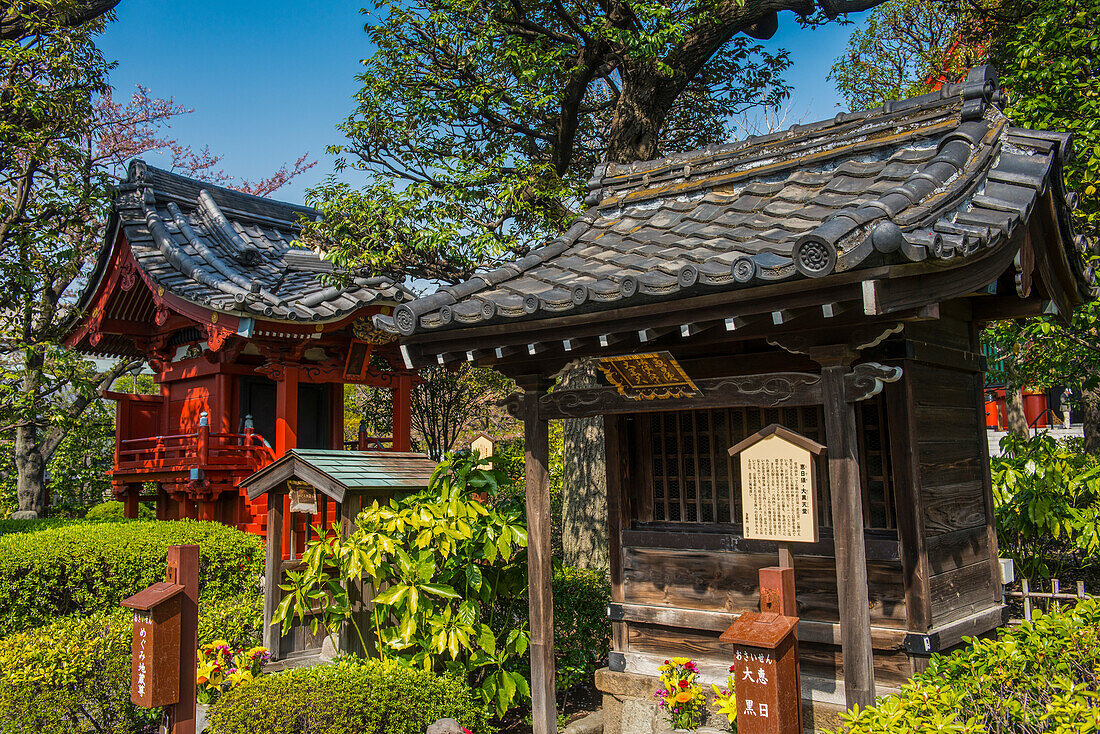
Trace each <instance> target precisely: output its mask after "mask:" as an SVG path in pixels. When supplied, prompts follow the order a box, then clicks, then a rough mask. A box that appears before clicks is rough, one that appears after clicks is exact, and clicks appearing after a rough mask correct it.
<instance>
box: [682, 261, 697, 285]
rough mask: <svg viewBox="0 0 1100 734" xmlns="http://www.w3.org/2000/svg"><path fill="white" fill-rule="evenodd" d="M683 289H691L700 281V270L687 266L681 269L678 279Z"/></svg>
mask: <svg viewBox="0 0 1100 734" xmlns="http://www.w3.org/2000/svg"><path fill="white" fill-rule="evenodd" d="M676 280H677V281H678V282H679V283H680V287H681V288H690V287H691V286H693V285H695V283H696V281H698V280H699V269H698V268H697V267H695V266H694V265H685V266H684V267H682V268H680V274H679V275H678V276H677V277H676Z"/></svg>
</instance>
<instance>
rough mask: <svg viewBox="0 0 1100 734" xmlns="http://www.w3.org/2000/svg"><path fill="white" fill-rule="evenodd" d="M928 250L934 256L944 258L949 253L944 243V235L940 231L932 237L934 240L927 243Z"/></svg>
mask: <svg viewBox="0 0 1100 734" xmlns="http://www.w3.org/2000/svg"><path fill="white" fill-rule="evenodd" d="M926 247H927V248H928V251H929V252H930V253H932V257H935V258H940V259H942V258H943V257H945V256H946V255H947V247H946V246H945V245H944V244H943V237H941V236H940V235H939V234H938V233H936V234H935V236H934V237H933V238H932V241H931V242H930V243H928V245H926Z"/></svg>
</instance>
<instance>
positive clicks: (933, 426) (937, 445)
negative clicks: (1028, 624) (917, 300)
mask: <svg viewBox="0 0 1100 734" xmlns="http://www.w3.org/2000/svg"><path fill="white" fill-rule="evenodd" d="M941 323H942V324H948V325H949V322H948V321H943V322H937V326H938V325H940V324H941ZM926 331H928V330H927V329H926ZM946 333H947V337H945V338H944V339H941V343H944V342H945V341H946V342H953V341H954V339H955V335H954V334H953V332H951V330H950V328H947V329H946ZM922 336H923V337H925V338H930V337H932V336H934V334H933V333H932V332H930V331H928V333H926V334H923V335H922ZM946 346H951V347H957V348H959V349H967V350H973V349H974V348H975V344H974V342H973V341H972V340H970V341H968V342H967V344H966V345H956V344H953V343H950V344H946ZM904 369H905V370H906V378H905V379H907V380H909V381H910V385H911V389H912V395H913V400H912V410H913V419H912V421H911V423H910V425H911V426H912V427H913V430H914V431H915V433H916V435H915V436H911V437H909V440H910V442H911V443H915V445H916V451H917V454H918V457H919V459H918V466H919V474H920V492H919V497H920V501H921V505H922V508H921V509H922V512H921V518H922V523H923V528H922V530H923V532H924V536H925V544H926V552H927V567H928V573H929V574H930V576H929V579H928V594H929V605H930V611H931V615H932V620H931V621H932V626H933V627H935V626H938V625H943V624H947V623H949V622H952V621H954V620H957V619H961V618H963V617H965V616H967V615H969V614H972V613H974V612H975V611H980V610H982V609H986V608H989V607H991V606H994V605H996V604H998V603H999V595H998V593H997V591H998V588H997V584H999V579H998V578H996V577H995V575H994V573H993V571H994V560H995V559H994V558H993V555H992V554H993V549H992V547H991V546H992V543H991V541H990V528H991V523H992V507H991V506H990V503H989V501H988V496H989V493H988V488H987V486H986V484H987V482H988V481H989V480H988V459H987V457H986V447H985V443H984V442H985V441H986V436H985V430H984V420H982V419H983V416H981V415H980V414H979V411H978V406H980V405H981V403H982V395H981V394H980V393H981V389H980V377H979V376H978V375H977V374H976V373H975V372H974V371H973V368H972V367H970V366H969V364H968V365H961V364H954V365H947V364H929V363H926V362H921V361H916V360H913V361H909V360H907V361H906V362H905V367H904Z"/></svg>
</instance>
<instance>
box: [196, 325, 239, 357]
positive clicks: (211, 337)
mask: <svg viewBox="0 0 1100 734" xmlns="http://www.w3.org/2000/svg"><path fill="white" fill-rule="evenodd" d="M203 328H204V330H205V331H206V344H207V346H208V347H210V351H212V352H217V351H220V350H221V348H222V347H224V346H225V342H226V340H227V339H229V337H231V336H233V335H234V332H233V331H232V330H231V329H227V328H225V327H224V326H218V325H217V324H206V325H205V326H204V327H203Z"/></svg>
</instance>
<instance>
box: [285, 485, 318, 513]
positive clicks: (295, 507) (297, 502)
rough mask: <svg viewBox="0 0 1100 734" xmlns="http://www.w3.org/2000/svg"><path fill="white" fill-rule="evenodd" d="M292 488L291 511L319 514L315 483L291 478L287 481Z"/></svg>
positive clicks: (288, 486) (290, 488)
mask: <svg viewBox="0 0 1100 734" xmlns="http://www.w3.org/2000/svg"><path fill="white" fill-rule="evenodd" d="M286 485H287V489H288V490H290V511H291V512H305V513H309V514H310V515H316V514H317V490H316V489H314V488H313V485H311V484H308V483H306V482H300V481H298V480H296V479H291V480H289V481H287V483H286Z"/></svg>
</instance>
